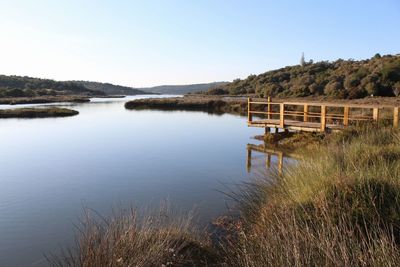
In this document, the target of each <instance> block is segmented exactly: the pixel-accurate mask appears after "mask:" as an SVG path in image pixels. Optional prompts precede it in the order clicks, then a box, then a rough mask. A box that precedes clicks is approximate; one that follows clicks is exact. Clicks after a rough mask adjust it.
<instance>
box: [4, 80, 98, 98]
mask: <svg viewBox="0 0 400 267" xmlns="http://www.w3.org/2000/svg"><path fill="white" fill-rule="evenodd" d="M54 95H104V93H103V92H101V91H97V90H90V89H88V88H86V87H85V86H83V85H81V84H78V83H75V82H59V81H54V80H50V79H39V78H31V77H26V76H24V77H22V76H7V75H0V97H34V96H54Z"/></svg>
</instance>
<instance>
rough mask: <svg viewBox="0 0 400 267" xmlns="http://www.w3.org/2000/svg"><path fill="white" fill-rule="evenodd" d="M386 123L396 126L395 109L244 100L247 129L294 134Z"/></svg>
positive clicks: (397, 109) (355, 105)
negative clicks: (366, 122)
mask: <svg viewBox="0 0 400 267" xmlns="http://www.w3.org/2000/svg"><path fill="white" fill-rule="evenodd" d="M380 120H390V121H391V123H392V124H393V126H394V127H398V125H399V107H397V106H387V105H359V104H336V103H330V102H325V103H324V102H272V101H271V98H269V97H268V98H267V99H262V100H259V99H257V100H253V99H251V98H249V99H248V120H247V123H248V126H250V127H262V128H265V129H266V131H267V130H268V131H269V130H270V128H275V129H284V130H297V131H312V132H324V131H339V130H342V129H344V128H345V127H347V126H349V125H352V124H357V123H359V122H363V121H372V122H378V121H380Z"/></svg>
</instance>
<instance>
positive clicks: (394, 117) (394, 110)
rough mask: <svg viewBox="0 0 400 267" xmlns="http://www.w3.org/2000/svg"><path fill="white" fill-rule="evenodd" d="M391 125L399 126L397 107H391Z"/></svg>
mask: <svg viewBox="0 0 400 267" xmlns="http://www.w3.org/2000/svg"><path fill="white" fill-rule="evenodd" d="M393 127H394V128H398V127H399V107H395V108H393Z"/></svg>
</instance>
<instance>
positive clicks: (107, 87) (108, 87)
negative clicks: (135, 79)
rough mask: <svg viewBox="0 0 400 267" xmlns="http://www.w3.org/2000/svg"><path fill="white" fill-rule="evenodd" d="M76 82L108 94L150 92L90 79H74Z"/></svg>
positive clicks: (140, 93)
mask: <svg viewBox="0 0 400 267" xmlns="http://www.w3.org/2000/svg"><path fill="white" fill-rule="evenodd" d="M74 83H77V84H80V85H83V86H84V87H86V88H87V89H89V90H94V91H101V92H104V93H105V94H107V95H143V94H147V93H149V92H144V91H142V90H139V89H136V88H132V87H128V86H122V85H115V84H111V83H100V82H89V81H74Z"/></svg>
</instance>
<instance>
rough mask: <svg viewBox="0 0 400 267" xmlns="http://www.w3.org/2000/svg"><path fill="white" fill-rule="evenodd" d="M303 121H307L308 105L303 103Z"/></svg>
mask: <svg viewBox="0 0 400 267" xmlns="http://www.w3.org/2000/svg"><path fill="white" fill-rule="evenodd" d="M303 121H304V122H307V121H308V105H307V104H304V111H303Z"/></svg>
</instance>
